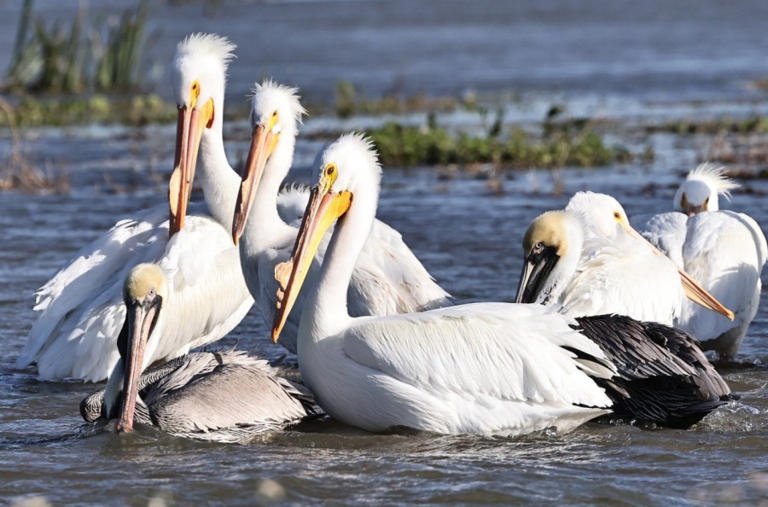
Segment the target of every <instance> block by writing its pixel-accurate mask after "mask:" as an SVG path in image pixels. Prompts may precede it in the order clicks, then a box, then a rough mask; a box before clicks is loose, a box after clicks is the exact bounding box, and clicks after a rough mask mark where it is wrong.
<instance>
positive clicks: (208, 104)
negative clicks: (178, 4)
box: [168, 33, 235, 235]
mask: <svg viewBox="0 0 768 507" xmlns="http://www.w3.org/2000/svg"><path fill="white" fill-rule="evenodd" d="M234 50H235V45H234V44H232V43H231V42H229V40H227V39H226V38H224V37H221V36H218V35H214V34H201V33H197V34H193V35H190V36H188V37H186V38H185V39H184V40H183V41H181V42H180V43H179V44H178V46H176V56H175V58H174V60H173V69H172V81H173V92H174V95H175V98H176V105H177V106H178V109H179V114H178V121H177V123H176V155H175V158H174V162H173V172H172V173H171V180H170V184H169V190H168V198H169V205H170V211H171V216H170V225H169V229H170V231H169V232H170V234H171V235H173V234H175V233H176V232H178V231H179V230H181V228H182V227H183V226H184V218H185V216H186V213H187V204H188V203H189V195H190V193H191V191H192V180H193V179H194V176H195V167H196V165H197V152H198V150H199V148H200V139H201V138H202V135H203V131H204V130H206V129H211V128H218V129H219V130H220V129H221V115H222V112H223V104H224V85H225V80H226V74H227V66H228V64H229V61H230V60H231V59H232V58H233V55H234V53H233V51H234Z"/></svg>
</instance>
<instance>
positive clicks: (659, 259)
mask: <svg viewBox="0 0 768 507" xmlns="http://www.w3.org/2000/svg"><path fill="white" fill-rule="evenodd" d="M565 209H566V212H567V215H566V220H565V222H564V226H565V228H566V230H567V234H568V235H569V244H571V245H572V247H571V248H569V250H568V252H567V254H566V255H567V256H569V259H564V260H565V261H566V262H567V263H570V264H571V265H573V266H575V267H574V268H573V269H572V271H571V273H570V276H569V273H562V274H561V275H560V276H562V278H561V281H560V282H559V283H558V293H557V294H550V296H549V298H548V300H547V301H546V302H547V303H555V304H558V305H559V306H560V307H561V309H562V310H563V311H564V312H565V313H566V314H567V315H571V316H574V317H576V316H582V315H602V314H609V313H615V314H619V315H626V316H628V317H632V318H633V319H636V320H641V321H651V322H659V323H661V324H666V325H672V324H673V322H674V319H675V317H676V316H678V315H679V314H680V311H681V304H682V300H683V299H684V298H685V292H684V290H683V286H682V285H681V280H680V275H679V274H678V272H677V267H676V266H675V264H674V263H672V262H671V261H670V260H669V259H668V258H666V257H664V256H663V255H659V254H658V252H655V251H654V250H653V249H652V248H651V247H650V246H649V245H647V244H646V243H645V242H643V241H642V240H640V239H638V238H636V237H635V236H634V235H632V234H630V233H628V232H627V231H628V229H629V221H628V220H627V218H626V212H625V211H624V208H623V207H622V206H621V204H619V202H618V201H617V200H616V199H614V198H613V197H611V196H608V195H605V194H595V193H593V192H578V193H577V194H576V195H574V197H573V198H571V200H570V201H569V203H568V205H567V206H566V208H565ZM525 255H528V252H525ZM571 256H572V257H573V259H571V258H570V257H571ZM576 259H578V260H576ZM540 298H541V296H540V297H539V299H536V301H539V302H544V301H541V299H540Z"/></svg>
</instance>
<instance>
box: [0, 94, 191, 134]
mask: <svg viewBox="0 0 768 507" xmlns="http://www.w3.org/2000/svg"><path fill="white" fill-rule="evenodd" d="M174 118H176V105H175V104H173V103H170V102H166V101H165V100H163V99H162V98H161V97H159V96H158V95H155V94H147V95H135V96H133V97H126V96H122V95H103V94H94V95H90V96H85V97H80V96H67V97H45V98H42V99H41V98H37V97H35V96H32V95H25V96H23V97H22V98H20V99H19V100H18V102H17V103H16V104H15V105H9V106H8V112H7V114H4V115H0V127H9V126H13V125H16V126H19V127H32V126H40V125H51V126H60V125H61V126H65V125H75V124H84V123H103V124H113V123H120V124H125V125H145V124H148V123H170V122H173V120H174Z"/></svg>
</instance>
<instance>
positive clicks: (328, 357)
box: [272, 135, 729, 435]
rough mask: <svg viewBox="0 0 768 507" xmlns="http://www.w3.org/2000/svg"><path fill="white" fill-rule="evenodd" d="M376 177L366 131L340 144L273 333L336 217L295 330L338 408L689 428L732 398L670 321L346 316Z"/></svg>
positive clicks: (320, 395)
mask: <svg viewBox="0 0 768 507" xmlns="http://www.w3.org/2000/svg"><path fill="white" fill-rule="evenodd" d="M380 178H381V169H380V167H379V164H378V160H377V154H376V152H375V151H374V150H373V149H372V148H371V145H370V143H369V141H368V140H366V139H365V138H363V137H361V136H358V135H345V136H342V137H341V138H339V139H338V140H337V141H336V142H334V143H333V144H331V145H330V146H329V147H328V148H327V149H326V150H325V151H324V152H323V154H322V156H321V158H320V175H319V181H318V183H317V185H316V186H315V187H314V188H313V190H312V193H311V197H310V200H309V203H308V204H307V209H306V211H305V213H304V218H303V221H302V225H301V229H300V230H299V234H298V237H297V238H296V243H295V245H294V249H293V255H292V257H291V259H290V261H287V262H286V263H284V264H282V265H281V266H280V267H279V268H278V269H277V270H276V273H277V276H278V279H279V282H280V285H281V289H280V292H279V298H278V303H277V311H276V313H275V318H274V323H273V328H272V337H273V340H277V339H278V337H279V336H280V332H281V330H282V328H283V326H284V325H285V323H286V321H287V320H288V318H289V314H290V312H291V309H292V308H293V306H294V304H295V303H296V301H297V299H298V298H299V292H300V291H301V289H302V285H303V284H304V283H305V280H306V278H307V275H308V273H309V272H310V270H311V269H312V267H311V266H312V265H313V264H314V263H315V253H316V251H317V249H318V247H319V245H320V244H321V243H322V241H323V236H324V235H325V233H326V231H327V230H328V229H329V228H330V227H331V226H332V225H333V224H334V223H335V228H334V230H333V234H332V238H331V240H330V243H329V245H328V249H327V251H326V253H325V255H324V257H323V260H322V267H321V270H320V272H319V273H318V275H317V277H318V280H317V281H316V283H313V284H311V285H310V286H308V287H307V288H306V290H308V291H309V293H308V294H307V297H306V298H307V299H306V301H305V302H304V309H303V313H302V315H301V319H300V323H299V330H298V361H299V367H300V369H301V374H302V379H303V381H304V382H305V383H306V385H307V386H308V387H309V388H310V389H311V390H312V391H313V393H314V394H315V398H316V400H317V402H318V404H319V405H320V406H321V407H322V408H323V409H324V410H326V412H327V413H328V414H329V415H331V416H332V417H333V418H335V419H338V420H340V421H341V422H344V423H346V424H350V425H353V426H357V427H360V428H363V429H366V430H369V431H383V430H386V429H389V428H394V427H408V428H413V429H417V430H424V431H430V432H436V433H446V434H455V433H480V434H503V435H520V434H525V433H530V432H533V431H540V430H544V429H547V428H552V427H554V428H556V429H557V430H559V431H562V432H564V431H568V430H571V429H573V428H574V427H576V426H578V425H579V424H581V423H583V422H585V421H588V420H590V419H593V418H595V417H598V416H600V415H603V414H607V413H609V412H612V411H613V412H614V413H615V414H617V415H618V416H619V417H626V418H628V419H634V420H638V421H648V422H657V423H659V424H665V425H670V426H676V427H687V426H689V425H690V424H693V423H695V422H696V421H698V420H699V419H701V417H703V416H704V415H706V414H707V413H709V411H711V410H713V409H714V408H715V407H717V406H718V405H720V404H722V403H723V397H724V396H727V394H728V392H729V389H728V387H727V385H725V383H724V382H723V381H722V379H721V378H720V377H719V375H717V372H715V371H714V369H712V368H711V366H709V364H708V363H707V361H706V357H704V356H703V354H701V353H700V352H697V349H696V348H695V347H689V350H690V351H691V354H692V355H691V358H692V360H691V361H690V362H688V361H684V360H683V359H681V358H677V357H675V356H674V355H673V354H672V353H671V352H670V351H669V350H667V349H665V348H664V347H663V346H661V345H660V344H658V343H656V342H655V341H654V340H653V339H651V337H650V335H649V334H648V333H650V332H652V331H653V329H655V328H653V326H656V327H663V326H659V325H656V324H653V325H651V326H652V328H653V329H651V328H643V326H644V325H643V324H642V323H638V322H635V321H632V320H631V319H627V318H620V319H623V320H622V325H620V326H619V325H616V324H611V325H612V326H613V327H614V329H611V328H610V327H609V326H606V324H605V323H604V322H603V321H602V320H601V318H600V317H597V318H594V317H587V318H585V319H583V320H581V321H579V322H577V321H575V320H572V319H570V318H568V317H565V316H563V315H561V314H558V313H556V312H554V311H553V310H552V309H550V308H547V307H545V306H542V305H520V304H514V303H475V304H466V305H457V306H450V307H445V308H440V309H436V310H429V311H424V312H418V313H409V314H403V315H392V316H385V317H380V316H368V317H352V316H350V315H349V312H348V310H347V308H348V306H347V302H348V287H349V284H350V281H351V280H352V276H353V271H354V269H355V264H356V262H357V260H358V257H359V255H360V253H361V252H362V251H363V249H364V246H365V242H366V237H367V235H368V232H369V231H370V229H371V227H372V226H373V223H374V219H375V214H376V206H377V201H378V191H379V180H380ZM580 326H581V327H583V329H582V330H580ZM627 326H630V327H641V328H643V329H645V330H646V331H645V332H646V334H645V335H643V336H644V339H642V340H639V341H638V340H637V339H636V336H632V337H631V338H627V336H626V335H625V334H622V332H621V330H622V329H624V328H626V327H627ZM616 329H618V330H619V331H616ZM673 331H674V330H673ZM588 333H592V334H588ZM680 340H681V342H683V343H685V342H690V341H691V340H690V338H688V337H686V336H681V337H680Z"/></svg>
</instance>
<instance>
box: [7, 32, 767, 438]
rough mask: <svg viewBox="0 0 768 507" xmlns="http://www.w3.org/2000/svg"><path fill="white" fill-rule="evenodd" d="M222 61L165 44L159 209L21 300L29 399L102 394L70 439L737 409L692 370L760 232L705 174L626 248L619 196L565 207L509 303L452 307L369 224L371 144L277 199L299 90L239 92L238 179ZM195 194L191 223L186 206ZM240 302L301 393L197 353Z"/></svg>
mask: <svg viewBox="0 0 768 507" xmlns="http://www.w3.org/2000/svg"><path fill="white" fill-rule="evenodd" d="M234 51H235V46H234V44H232V43H231V42H230V41H229V40H227V39H226V38H224V37H221V36H218V35H213V34H193V35H190V36H188V37H186V38H185V39H184V40H183V41H181V42H180V43H179V44H178V46H177V48H176V54H175V56H174V59H173V64H172V66H171V82H172V86H173V94H174V97H175V100H176V103H177V106H178V120H177V125H176V137H175V155H174V163H173V169H172V171H171V173H170V178H169V190H168V196H167V197H168V202H167V203H163V204H159V205H157V206H155V207H153V208H150V209H147V210H143V211H137V212H136V213H135V214H134V215H133V216H132V217H131V218H127V219H124V220H121V221H119V222H117V223H116V224H115V226H114V227H113V228H112V229H110V230H109V231H108V232H106V233H105V234H103V235H102V236H100V237H99V238H96V239H95V240H94V241H92V242H91V243H89V244H87V245H85V246H83V248H82V249H81V250H80V251H79V252H78V253H77V254H75V256H74V258H73V259H72V260H71V261H70V262H69V263H68V264H67V265H65V266H64V267H63V268H62V269H61V270H60V271H59V272H58V273H57V274H56V275H55V276H54V277H53V278H52V279H51V280H49V281H48V282H47V283H46V284H45V285H43V286H42V287H41V288H40V289H39V290H38V291H37V293H36V296H37V299H36V305H35V307H34V310H35V311H36V312H37V313H38V316H37V320H36V321H35V323H34V325H33V327H32V329H31V330H30V332H29V336H28V339H27V342H26V345H25V348H24V350H23V351H22V353H21V354H20V357H19V358H18V361H17V364H18V366H19V367H27V366H29V365H34V366H35V368H36V370H37V375H38V377H39V378H40V379H43V380H54V379H61V378H75V379H82V380H86V381H101V380H104V379H106V380H107V383H106V386H105V387H104V388H103V389H100V390H97V391H95V392H94V393H93V394H91V395H89V396H88V397H86V398H85V399H83V400H82V402H81V404H80V412H81V415H82V417H83V419H84V420H86V421H87V422H89V423H93V422H100V423H108V422H110V421H111V423H110V424H113V426H114V428H115V429H116V431H119V432H129V431H132V430H133V429H134V426H152V427H155V428H157V429H159V430H161V431H164V432H167V433H170V434H173V435H177V436H182V437H190V438H199V439H206V440H212V441H218V442H243V441H247V440H249V439H251V438H253V436H254V435H256V434H259V433H262V432H264V431H280V430H282V429H284V428H288V427H293V426H296V425H299V424H300V423H301V422H302V421H304V420H306V419H307V418H311V417H316V416H318V415H327V416H328V417H329V418H332V419H335V420H337V421H339V422H341V423H344V424H348V425H351V426H355V427H358V428H361V429H363V430H367V431H372V432H378V431H385V430H391V429H393V428H400V427H405V428H411V429H414V430H421V431H428V432H434V433H440V434H460V433H472V434H483V435H507V436H516V435H524V434H528V433H531V432H537V431H542V430H547V429H550V428H554V429H556V430H557V431H559V432H567V431H570V430H572V429H574V428H576V427H578V426H579V425H581V424H584V423H586V422H588V421H591V420H594V419H603V420H610V421H613V422H625V423H633V424H643V425H646V424H647V425H655V426H661V427H672V428H688V427H690V426H692V425H694V424H696V423H697V422H699V421H700V420H701V419H702V418H703V417H705V416H707V414H709V413H711V412H712V411H713V410H716V409H717V408H718V407H719V406H721V405H723V404H725V403H729V402H730V401H731V400H732V399H734V396H733V395H732V394H731V390H730V388H729V386H728V385H727V383H726V382H725V381H724V380H723V378H722V377H721V376H720V374H719V373H718V372H717V370H716V369H715V368H714V367H713V365H712V364H711V363H710V361H709V359H708V358H707V356H706V355H705V353H704V352H703V349H704V350H706V349H711V350H714V351H716V352H717V353H718V355H719V357H720V358H721V359H733V358H734V357H735V355H736V353H737V352H738V349H739V346H740V344H741V342H742V340H743V338H744V336H745V334H746V332H747V328H748V326H749V323H750V321H751V320H752V319H753V318H754V316H755V314H756V312H757V307H758V303H759V296H760V287H761V285H760V275H761V272H762V268H763V266H764V264H765V261H766V255H767V254H768V248H767V247H766V241H765V237H764V236H763V234H762V231H761V229H760V227H759V225H758V224H757V223H756V222H755V221H754V220H753V219H751V218H750V217H749V216H747V215H745V214H742V213H735V212H731V211H721V210H720V209H719V196H720V195H728V192H729V191H731V190H733V189H734V188H735V184H734V183H733V182H732V181H730V180H729V179H727V178H726V177H725V176H724V173H723V170H722V169H721V168H718V167H715V166H712V165H708V164H705V165H702V166H700V167H698V168H697V169H695V170H694V171H691V172H690V173H689V174H688V176H687V178H686V180H685V181H684V182H683V184H682V185H681V186H680V188H679V189H678V191H677V193H676V194H675V198H674V211H672V212H668V213H662V214H658V215H655V216H653V217H652V218H651V219H650V220H648V221H647V223H646V226H645V227H644V228H643V235H642V236H641V235H640V234H639V233H638V232H637V231H636V230H635V229H634V228H633V227H632V226H631V225H630V222H629V219H628V218H627V214H626V212H625V210H624V208H623V207H622V205H621V204H620V203H619V202H618V201H617V200H616V199H614V198H613V197H611V196H608V195H605V194H599V193H594V192H589V191H583V192H578V193H576V194H575V195H574V196H573V197H572V198H571V199H570V201H569V202H568V203H567V204H566V206H565V207H564V208H563V209H559V210H553V211H548V212H545V213H543V214H542V215H540V216H538V217H536V218H535V219H534V220H533V221H532V222H531V224H530V226H529V228H528V230H527V231H526V233H525V235H524V237H523V238H522V244H523V252H522V254H523V255H522V257H523V270H522V273H521V275H520V279H519V282H518V287H517V295H516V298H515V302H513V303H512V302H480V303H472V304H455V301H453V300H452V299H451V298H450V296H449V294H448V293H447V292H446V291H445V290H444V289H443V288H441V287H440V285H439V284H438V283H437V282H436V281H435V280H434V279H433V278H432V276H431V275H430V274H429V272H428V271H427V269H426V268H425V267H424V266H423V265H422V263H421V262H420V261H419V259H418V258H417V257H416V255H415V254H414V253H413V252H412V251H411V249H410V248H409V247H408V246H407V245H406V243H405V241H404V240H403V238H402V236H401V235H400V233H399V232H398V231H397V230H396V229H394V228H393V227H391V226H389V225H387V224H386V223H384V222H382V221H380V220H378V219H377V218H376V213H377V208H378V204H379V190H380V182H381V179H382V168H381V165H380V163H379V159H378V154H377V151H376V149H375V147H374V146H373V144H372V142H371V141H370V139H368V138H367V137H366V136H365V135H363V134H360V133H346V134H342V135H341V136H340V137H338V138H337V139H336V140H335V141H334V142H332V143H330V144H329V145H327V146H325V147H324V148H323V149H322V150H321V152H320V153H319V154H318V157H317V159H316V162H315V165H314V166H313V169H314V170H316V171H318V172H317V174H318V176H317V179H316V181H315V184H314V186H312V187H311V188H310V187H308V186H307V187H302V186H293V187H289V188H283V187H282V185H283V182H284V180H285V179H286V177H287V176H288V174H289V171H290V170H291V167H292V165H293V158H294V148H295V145H296V140H297V137H298V136H299V128H300V125H301V123H302V118H303V116H304V115H306V111H305V109H304V107H303V106H302V105H301V102H300V100H299V92H298V89H296V88H292V87H289V86H285V85H282V84H278V83H277V82H275V81H273V80H263V81H261V82H259V83H257V84H256V85H255V87H254V89H253V92H252V95H251V98H250V119H249V123H250V147H249V150H248V155H247V159H246V161H245V164H244V167H243V168H242V170H241V171H240V172H236V171H235V170H234V169H233V168H232V166H231V165H230V164H229V162H228V160H227V155H226V152H225V148H224V140H223V116H224V115H223V112H224V95H225V84H226V74H227V69H228V66H229V64H230V62H231V61H232V59H233V57H234ZM195 182H197V183H199V185H200V188H201V189H202V193H203V198H204V203H191V202H190V201H191V196H192V187H193V183H195ZM446 229H447V230H448V231H450V224H446ZM506 275H507V274H506V273H504V274H502V273H499V276H506ZM254 303H255V306H256V307H257V308H258V311H259V313H260V314H261V316H262V317H263V319H264V321H265V322H266V324H267V326H268V328H269V329H270V330H271V332H270V334H271V338H272V341H274V342H276V343H279V344H280V345H282V346H283V347H285V348H286V349H287V350H288V351H289V352H291V353H293V354H295V355H296V357H295V359H296V361H297V362H298V371H294V372H292V373H289V372H288V369H287V368H286V367H285V366H284V365H283V364H270V363H268V362H267V361H265V360H264V359H261V358H258V357H256V356H253V355H249V354H248V353H246V352H245V351H241V350H234V349H230V350H221V351H216V350H205V351H201V350H193V349H198V348H200V347H203V346H205V345H208V344H211V343H213V342H215V341H217V340H219V339H220V338H222V337H224V336H226V335H227V334H228V333H230V332H231V331H232V330H233V329H234V328H235V327H236V326H237V324H238V323H239V322H240V321H241V320H242V319H243V318H244V316H245V315H246V314H247V312H248V311H249V309H250V308H251V307H252V306H253V305H254ZM700 342H701V343H700ZM702 347H703V349H702ZM292 357H293V356H291V358H292ZM289 377H290V378H289Z"/></svg>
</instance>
